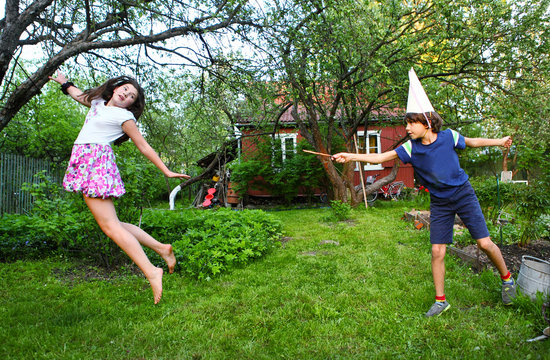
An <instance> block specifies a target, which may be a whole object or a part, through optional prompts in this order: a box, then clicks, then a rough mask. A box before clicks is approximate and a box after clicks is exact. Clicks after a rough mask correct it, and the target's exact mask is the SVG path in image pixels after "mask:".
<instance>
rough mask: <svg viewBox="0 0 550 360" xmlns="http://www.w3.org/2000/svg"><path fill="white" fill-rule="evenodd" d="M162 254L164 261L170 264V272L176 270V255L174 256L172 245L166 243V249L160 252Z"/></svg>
mask: <svg viewBox="0 0 550 360" xmlns="http://www.w3.org/2000/svg"><path fill="white" fill-rule="evenodd" d="M160 256H161V257H162V258H163V259H164V261H166V265H168V272H169V273H170V274H172V273H173V272H174V268H175V267H176V256H174V251H173V249H172V245H170V244H167V245H165V246H164V250H163V251H162V252H161V253H160Z"/></svg>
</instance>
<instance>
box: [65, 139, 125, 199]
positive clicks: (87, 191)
mask: <svg viewBox="0 0 550 360" xmlns="http://www.w3.org/2000/svg"><path fill="white" fill-rule="evenodd" d="M63 188H64V189H65V190H67V191H71V192H81V193H83V194H84V195H86V196H87V197H93V198H102V199H107V198H111V197H114V198H118V197H121V196H122V195H124V193H125V192H126V190H125V189H124V183H123V182H122V179H121V178H120V173H119V171H118V167H117V166H116V163H115V154H114V153H113V149H112V148H111V146H110V145H100V144H75V145H74V146H73V151H72V153H71V159H70V160H69V166H68V167H67V171H66V172H65V177H64V178H63Z"/></svg>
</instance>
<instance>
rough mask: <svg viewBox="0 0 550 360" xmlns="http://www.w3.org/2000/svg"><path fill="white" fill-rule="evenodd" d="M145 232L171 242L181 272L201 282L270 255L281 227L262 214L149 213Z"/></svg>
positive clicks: (144, 221)
mask: <svg viewBox="0 0 550 360" xmlns="http://www.w3.org/2000/svg"><path fill="white" fill-rule="evenodd" d="M143 229H144V230H145V231H147V232H148V233H149V234H151V235H152V236H153V237H155V238H157V239H159V240H160V241H162V240H164V241H163V242H171V243H172V246H173V247H174V254H175V255H176V259H177V260H178V267H179V269H181V270H183V271H184V272H185V273H187V274H189V275H191V276H193V277H196V278H198V279H205V280H209V279H210V278H211V277H212V276H215V275H218V274H219V273H221V272H223V271H226V270H228V269H230V268H232V267H234V266H238V265H244V264H246V263H248V262H250V261H251V260H252V259H255V258H259V257H260V256H262V255H264V254H265V253H267V252H268V251H269V250H270V249H271V248H273V246H275V244H277V242H276V240H278V238H279V237H280V236H281V224H280V222H279V221H277V220H276V219H275V218H274V217H272V216H271V215H269V214H267V213H265V212H263V211H261V210H243V211H238V212H237V211H232V210H230V209H226V208H220V209H218V210H216V211H214V210H209V211H200V210H192V211H185V212H180V211H147V212H145V213H144V217H143Z"/></svg>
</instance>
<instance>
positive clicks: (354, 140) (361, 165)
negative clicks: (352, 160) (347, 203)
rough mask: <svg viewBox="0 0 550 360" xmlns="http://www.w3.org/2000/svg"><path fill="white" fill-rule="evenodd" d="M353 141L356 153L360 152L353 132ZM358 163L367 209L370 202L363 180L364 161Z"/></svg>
mask: <svg viewBox="0 0 550 360" xmlns="http://www.w3.org/2000/svg"><path fill="white" fill-rule="evenodd" d="M353 143H354V144H355V153H356V154H359V148H358V147H357V136H356V135H355V134H353ZM356 163H357V165H358V166H359V177H360V178H361V188H362V189H363V200H365V209H368V208H369V204H368V202H367V193H366V192H365V182H364V181H363V163H362V162H360V161H356Z"/></svg>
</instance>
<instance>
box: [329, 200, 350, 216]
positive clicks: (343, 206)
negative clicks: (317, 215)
mask: <svg viewBox="0 0 550 360" xmlns="http://www.w3.org/2000/svg"><path fill="white" fill-rule="evenodd" d="M330 209H331V212H332V217H330V218H327V220H333V219H338V220H339V221H344V220H348V219H349V217H350V214H351V205H350V204H348V203H344V202H341V201H340V200H331V201H330Z"/></svg>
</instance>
